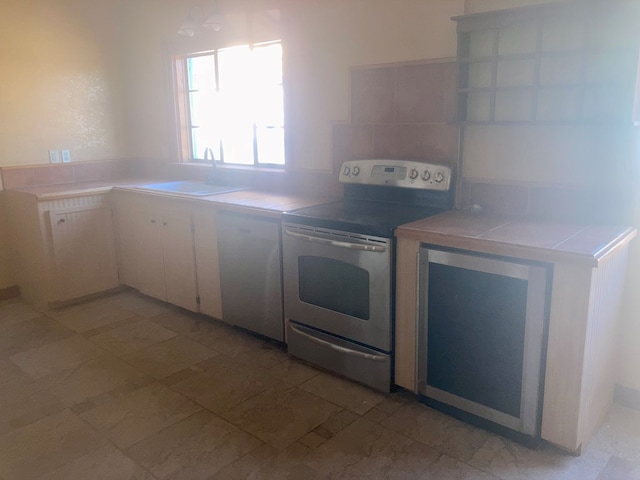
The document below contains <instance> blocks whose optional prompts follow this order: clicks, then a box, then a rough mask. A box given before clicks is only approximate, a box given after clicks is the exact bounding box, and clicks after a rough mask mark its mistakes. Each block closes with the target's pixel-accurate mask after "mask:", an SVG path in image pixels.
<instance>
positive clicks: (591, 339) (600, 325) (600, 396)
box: [580, 247, 629, 439]
mask: <svg viewBox="0 0 640 480" xmlns="http://www.w3.org/2000/svg"><path fill="white" fill-rule="evenodd" d="M628 252H629V249H628V247H624V248H622V249H619V250H617V251H616V252H614V253H613V254H611V255H608V256H606V257H605V258H604V259H602V261H601V262H600V263H599V264H598V268H596V269H594V273H593V276H592V278H591V294H590V300H589V319H588V322H587V336H586V345H585V365H584V376H583V379H584V380H583V382H584V383H583V386H582V398H583V404H582V408H581V419H580V430H581V432H580V436H581V438H583V439H588V438H590V437H591V435H592V434H593V433H594V431H595V430H596V429H597V428H598V427H599V426H600V424H601V423H602V421H603V420H604V418H605V416H606V414H607V412H608V410H609V408H610V406H611V403H612V401H613V395H614V390H615V382H616V379H617V377H618V372H617V365H616V360H617V358H618V356H617V354H616V350H617V347H618V338H619V326H620V325H619V319H620V308H621V304H622V293H623V291H624V281H625V276H626V269H627V262H628Z"/></svg>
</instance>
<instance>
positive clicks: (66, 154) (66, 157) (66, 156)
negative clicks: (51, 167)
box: [62, 150, 71, 163]
mask: <svg viewBox="0 0 640 480" xmlns="http://www.w3.org/2000/svg"><path fill="white" fill-rule="evenodd" d="M69 162H71V151H70V150H62V163H69Z"/></svg>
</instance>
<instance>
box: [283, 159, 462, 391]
mask: <svg viewBox="0 0 640 480" xmlns="http://www.w3.org/2000/svg"><path fill="white" fill-rule="evenodd" d="M340 182H342V183H343V184H344V189H345V190H344V198H343V199H342V200H339V201H336V202H332V203H327V204H323V205H318V206H314V207H310V208H304V209H301V210H297V211H294V212H289V213H285V214H284V216H283V226H282V228H283V235H282V239H283V247H282V249H283V265H284V267H283V268H284V310H285V318H286V322H287V346H288V351H289V353H290V354H291V355H293V356H296V357H299V358H301V359H303V360H306V361H309V362H311V363H314V364H316V365H319V366H321V367H324V368H326V369H329V370H332V371H335V372H337V373H339V374H341V375H344V376H345V377H348V378H351V379H353V380H356V381H358V382H361V383H363V384H366V385H369V386H371V387H373V388H376V389H378V390H382V391H385V392H386V391H389V390H390V388H391V385H392V382H393V379H392V372H393V320H394V311H395V305H394V298H395V291H394V273H395V241H394V230H395V228H396V227H398V226H399V225H402V224H405V223H409V222H412V221H415V220H419V219H421V218H425V217H429V216H431V215H436V214H438V213H441V212H443V211H445V210H448V209H450V208H451V207H452V203H453V195H452V189H451V184H452V181H451V169H450V168H449V167H447V166H444V165H438V164H432V163H424V162H417V161H403V160H354V161H348V162H345V163H344V165H343V166H342V171H341V173H340Z"/></svg>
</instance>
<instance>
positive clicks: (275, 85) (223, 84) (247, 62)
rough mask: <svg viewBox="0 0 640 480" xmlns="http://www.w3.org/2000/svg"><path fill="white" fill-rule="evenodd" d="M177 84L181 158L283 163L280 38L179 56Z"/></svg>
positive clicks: (234, 163) (259, 165) (246, 163)
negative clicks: (278, 39) (273, 40)
mask: <svg viewBox="0 0 640 480" xmlns="http://www.w3.org/2000/svg"><path fill="white" fill-rule="evenodd" d="M175 85H176V92H177V95H176V97H177V98H176V101H177V113H178V119H179V122H178V127H179V128H178V133H179V135H178V137H179V150H180V156H181V159H182V161H184V162H204V161H210V160H212V159H215V162H216V163H217V164H224V165H227V164H228V165H245V166H253V167H263V166H264V167H269V166H273V167H283V166H284V164H285V154H284V108H283V89H282V45H281V42H280V41H275V42H268V43H261V44H253V45H240V46H235V47H230V48H223V49H218V50H213V51H209V52H204V53H197V54H189V55H184V56H180V57H177V58H176V62H175Z"/></svg>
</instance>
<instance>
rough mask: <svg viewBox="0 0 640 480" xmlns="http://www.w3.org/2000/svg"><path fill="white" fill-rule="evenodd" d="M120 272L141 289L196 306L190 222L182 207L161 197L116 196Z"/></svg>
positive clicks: (187, 213) (180, 304)
mask: <svg viewBox="0 0 640 480" xmlns="http://www.w3.org/2000/svg"><path fill="white" fill-rule="evenodd" d="M115 203H116V216H117V227H118V239H119V241H118V251H119V263H120V271H121V278H122V281H123V283H124V284H126V285H129V286H130V287H133V288H135V289H137V290H140V291H141V292H142V293H145V294H147V295H149V296H152V297H154V298H157V299H160V300H163V301H166V302H168V303H171V304H173V305H178V306H180V307H183V308H186V309H188V310H191V311H198V288H197V281H196V261H195V252H194V243H193V241H194V240H193V227H192V219H191V214H190V212H189V210H188V209H186V208H181V206H180V205H179V204H175V203H174V204H171V203H170V201H169V203H167V202H166V201H164V200H162V199H150V197H148V196H135V195H128V194H125V193H123V194H122V195H120V194H118V195H117V196H116V202H115Z"/></svg>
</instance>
